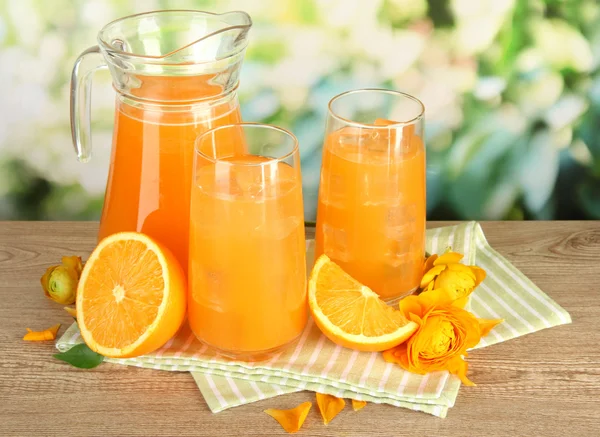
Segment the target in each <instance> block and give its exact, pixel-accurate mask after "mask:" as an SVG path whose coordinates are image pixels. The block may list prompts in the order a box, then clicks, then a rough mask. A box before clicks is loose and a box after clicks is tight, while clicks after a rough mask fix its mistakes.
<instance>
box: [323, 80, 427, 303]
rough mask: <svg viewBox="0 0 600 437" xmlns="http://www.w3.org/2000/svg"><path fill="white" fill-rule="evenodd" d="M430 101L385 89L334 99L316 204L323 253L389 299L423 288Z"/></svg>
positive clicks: (349, 94) (358, 92)
mask: <svg viewBox="0 0 600 437" xmlns="http://www.w3.org/2000/svg"><path fill="white" fill-rule="evenodd" d="M423 116H424V106H423V104H422V103H421V102H420V101H419V100H418V99H416V98H414V97H412V96H410V95H408V94H404V93H401V92H396V91H390V90H382V89H363V90H355V91H349V92H346V93H343V94H340V95H338V96H336V97H334V98H333V99H332V100H331V102H330V103H329V113H328V118H327V128H326V137H325V142H324V145H323V164H322V167H321V181H320V187H319V203H318V210H317V229H316V255H317V256H319V255H321V254H323V253H325V254H327V255H328V256H329V258H331V259H332V260H333V261H335V262H336V263H338V264H339V265H340V266H341V267H342V268H343V269H344V270H345V271H346V272H348V273H349V274H350V275H352V276H353V277H354V278H356V279H357V280H359V281H360V282H362V283H363V284H365V285H367V286H368V287H370V288H371V289H372V290H373V291H375V292H376V293H378V294H379V295H380V296H381V297H382V298H383V299H384V300H393V299H395V298H399V297H402V296H404V295H406V294H409V293H410V292H412V291H414V290H416V289H417V287H418V285H419V281H420V278H421V274H422V269H423V261H424V255H425V210H426V205H425V146H424V143H423Z"/></svg>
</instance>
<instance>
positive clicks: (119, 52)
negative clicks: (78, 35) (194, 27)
mask: <svg viewBox="0 0 600 437" xmlns="http://www.w3.org/2000/svg"><path fill="white" fill-rule="evenodd" d="M161 12H168V13H187V14H190V15H192V14H193V15H210V16H213V17H218V16H220V15H230V14H241V15H243V16H244V18H245V19H246V21H247V23H245V24H233V25H231V26H227V27H224V28H222V29H219V30H216V31H214V32H212V33H209V34H208V35H204V36H203V37H202V38H198V39H197V40H195V41H192V42H190V43H188V44H186V45H185V46H183V47H180V48H178V49H177V50H174V51H173V52H171V53H167V54H165V55H161V56H157V55H139V54H136V53H131V52H126V51H123V50H119V49H118V48H115V47H113V46H112V45H110V44H109V43H108V42H107V41H106V40H105V39H104V38H103V35H104V34H105V32H106V31H107V30H108V28H109V27H111V26H113V25H115V24H118V23H120V22H123V21H126V20H129V19H131V18H137V17H142V16H144V15H153V14H158V13H161ZM251 27H252V18H251V17H250V15H248V13H247V12H244V11H228V12H224V13H217V12H208V11H200V10H194V9H158V10H155V11H146V12H140V13H137V14H131V15H127V16H125V17H120V18H117V19H116V20H113V21H111V22H110V23H107V24H105V25H104V26H102V29H100V31H99V32H98V36H97V39H98V42H99V43H100V45H102V48H103V49H104V50H106V51H107V52H108V53H113V54H116V55H118V56H121V57H128V58H136V59H148V60H154V61H157V60H161V59H166V58H167V57H169V56H170V55H172V54H173V53H174V52H177V51H180V50H183V49H185V48H187V47H189V46H191V45H194V44H196V43H197V42H199V41H202V40H204V39H206V38H210V37H212V36H215V35H217V34H219V33H222V32H226V31H229V30H232V29H250V28H251ZM247 46H248V40H246V42H245V44H243V45H241V46H240V47H238V48H237V50H235V51H233V52H231V53H228V54H227V55H226V56H223V57H222V58H218V59H215V61H222V60H225V59H228V58H231V57H233V56H235V55H237V54H239V53H240V52H241V51H242V50H244V49H245V48H246V47H247Z"/></svg>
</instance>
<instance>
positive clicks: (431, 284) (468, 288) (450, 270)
mask: <svg viewBox="0 0 600 437" xmlns="http://www.w3.org/2000/svg"><path fill="white" fill-rule="evenodd" d="M463 256H464V255H462V254H460V253H456V252H446V253H444V254H443V255H442V256H440V257H438V256H437V255H432V256H430V257H429V258H427V260H426V261H425V271H424V273H423V278H422V279H421V284H420V288H421V289H422V290H423V291H424V292H429V291H431V290H433V289H438V288H445V289H447V290H448V291H449V292H450V293H452V295H453V297H454V298H455V299H456V302H455V306H458V307H460V308H464V307H465V305H466V304H467V301H468V299H469V295H470V294H471V293H472V292H473V290H475V288H476V287H477V286H478V285H479V284H481V282H482V281H483V280H484V279H485V276H486V274H485V270H483V269H482V268H479V267H477V266H467V265H464V264H460V260H461V259H462V258H463Z"/></svg>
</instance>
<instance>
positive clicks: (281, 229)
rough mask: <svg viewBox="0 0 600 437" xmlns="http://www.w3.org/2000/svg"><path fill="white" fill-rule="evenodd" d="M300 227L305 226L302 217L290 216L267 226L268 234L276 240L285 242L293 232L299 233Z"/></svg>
mask: <svg viewBox="0 0 600 437" xmlns="http://www.w3.org/2000/svg"><path fill="white" fill-rule="evenodd" d="M300 226H304V224H303V221H302V220H301V219H300V217H295V216H290V217H286V218H282V219H279V220H277V221H276V222H275V223H270V224H269V226H265V229H266V230H267V234H268V235H269V237H270V238H273V239H275V240H283V239H284V238H286V237H288V236H289V235H290V234H292V233H293V232H297V231H298V229H299V228H300Z"/></svg>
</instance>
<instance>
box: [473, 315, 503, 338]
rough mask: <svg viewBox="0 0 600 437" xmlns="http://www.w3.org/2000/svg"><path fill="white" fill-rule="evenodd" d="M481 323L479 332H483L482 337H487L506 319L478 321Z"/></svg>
mask: <svg viewBox="0 0 600 437" xmlns="http://www.w3.org/2000/svg"><path fill="white" fill-rule="evenodd" d="M478 322H479V330H480V332H481V334H480V335H481V337H485V336H486V335H488V334H489V333H490V331H491V330H492V329H494V327H495V326H496V325H498V324H499V323H502V322H504V319H496V320H493V319H478Z"/></svg>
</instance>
